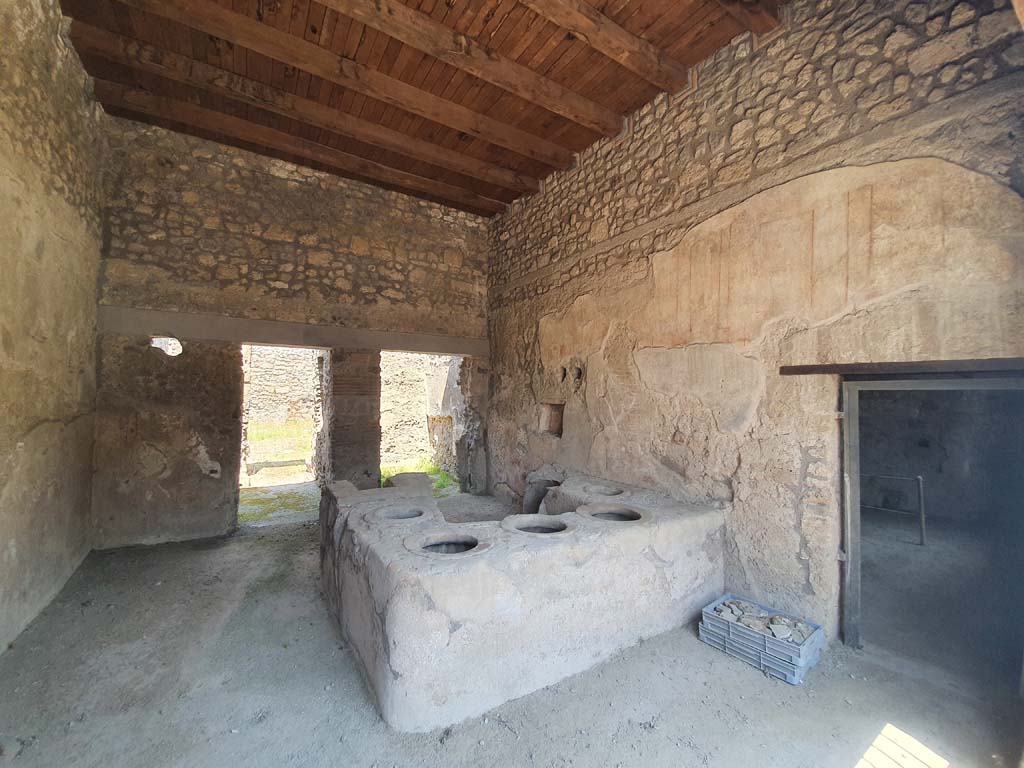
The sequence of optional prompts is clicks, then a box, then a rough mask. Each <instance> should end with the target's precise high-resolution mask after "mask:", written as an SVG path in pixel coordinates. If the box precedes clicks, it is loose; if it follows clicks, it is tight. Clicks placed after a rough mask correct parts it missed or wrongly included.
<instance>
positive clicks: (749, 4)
mask: <svg viewBox="0 0 1024 768" xmlns="http://www.w3.org/2000/svg"><path fill="white" fill-rule="evenodd" d="M717 2H718V4H719V5H720V6H722V7H723V8H724V9H725V10H726V12H727V13H728V14H729V15H730V16H732V17H733V18H734V19H736V21H738V22H739V23H740V24H742V25H743V26H744V27H746V28H747V29H749V30H750V31H751V32H753V33H754V34H755V35H763V34H766V33H768V32H771V31H772V30H773V29H776V28H777V27H778V26H779V4H778V2H776V0H717Z"/></svg>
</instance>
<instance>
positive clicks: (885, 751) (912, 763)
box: [855, 723, 949, 768]
mask: <svg viewBox="0 0 1024 768" xmlns="http://www.w3.org/2000/svg"><path fill="white" fill-rule="evenodd" d="M855 768H949V761H948V760H946V759H945V758H943V757H940V756H939V755H937V754H935V752H933V751H932V750H930V749H929V748H928V747H926V746H925V745H924V744H922V743H921V742H920V741H918V740H917V739H915V738H914V737H913V736H911V735H910V734H909V733H907V732H906V731H901V730H900V729H899V728H897V727H896V726H895V725H893V724H892V723H886V724H885V727H884V728H883V729H882V731H881V733H879V734H878V736H876V737H875V740H874V741H873V742H871V746H870V747H868V749H867V751H866V752H865V753H864V756H863V757H861V759H860V760H858V761H857V765H856V766H855Z"/></svg>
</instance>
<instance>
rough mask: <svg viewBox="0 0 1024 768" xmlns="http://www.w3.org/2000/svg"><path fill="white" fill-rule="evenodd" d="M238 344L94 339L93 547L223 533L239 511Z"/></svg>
mask: <svg viewBox="0 0 1024 768" xmlns="http://www.w3.org/2000/svg"><path fill="white" fill-rule="evenodd" d="M241 363H242V360H241V349H240V347H239V345H237V344H227V343H216V342H194V341H187V340H186V341H184V342H182V352H181V354H180V355H177V356H175V357H171V356H169V355H166V354H165V353H164V352H162V351H161V350H159V349H156V348H154V347H151V346H150V343H149V338H148V337H145V336H142V337H125V336H113V335H109V334H104V335H103V336H101V337H100V341H99V361H98V372H99V373H98V380H99V381H98V386H99V391H98V394H97V398H96V450H95V457H94V476H93V492H92V510H93V518H94V524H95V533H94V546H95V547H96V548H97V549H106V548H110V547H119V546H125V545H128V544H156V543H159V542H162V541H179V540H184V539H193V538H204V537H209V536H218V535H221V534H224V533H228V532H229V531H231V530H232V529H233V528H234V527H235V523H236V519H237V514H238V470H239V462H240V460H241V445H242V432H241V415H242V414H241V411H242V365H241Z"/></svg>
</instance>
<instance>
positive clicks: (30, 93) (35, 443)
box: [0, 0, 105, 649]
mask: <svg viewBox="0 0 1024 768" xmlns="http://www.w3.org/2000/svg"><path fill="white" fill-rule="evenodd" d="M0 29H2V30H3V31H2V33H0V37H2V42H0V212H2V213H0V275H2V279H0V649H4V648H6V647H7V644H8V643H9V642H11V641H12V640H14V638H15V636H16V635H17V634H18V633H19V632H20V631H21V630H22V629H23V628H24V627H25V625H26V624H28V622H29V621H31V620H32V618H33V617H34V616H35V615H36V614H37V613H38V612H39V611H40V610H41V609H42V608H43V607H44V606H45V605H46V604H47V603H48V602H49V601H50V600H51V599H52V598H53V596H54V595H56V594H57V592H58V591H59V590H60V588H61V586H62V585H63V584H64V582H65V581H66V580H67V578H68V577H69V576H70V575H71V573H72V572H73V571H74V570H75V568H76V567H78V564H79V563H80V562H81V561H82V558H83V557H84V556H85V554H86V553H87V552H88V551H89V548H90V524H89V492H90V482H91V480H90V475H91V472H90V467H91V463H92V444H93V398H94V393H95V374H94V350H95V342H94V337H95V334H96V274H97V270H98V266H99V258H100V249H101V242H102V239H101V225H100V207H101V185H100V184H99V173H100V165H101V163H102V162H103V157H104V146H103V139H102V125H103V123H104V122H105V118H104V117H103V115H102V112H101V111H100V110H99V108H98V106H97V105H96V104H95V103H94V102H93V100H92V96H91V94H90V85H89V80H88V78H87V77H86V75H85V73H84V71H83V70H82V67H81V64H80V63H79V61H78V57H77V56H76V55H75V53H74V51H73V49H72V48H71V46H70V44H69V43H68V42H67V39H66V37H65V33H66V25H65V23H64V21H63V20H62V19H61V16H60V8H59V5H58V3H57V2H56V0H31V1H30V2H4V3H0Z"/></svg>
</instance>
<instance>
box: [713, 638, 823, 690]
mask: <svg viewBox="0 0 1024 768" xmlns="http://www.w3.org/2000/svg"><path fill="white" fill-rule="evenodd" d="M698 633H699V635H700V639H701V640H703V641H704V642H705V643H707V644H708V645H710V646H712V647H714V648H717V649H718V650H720V651H723V652H724V653H727V654H729V655H730V656H732V657H734V658H737V659H739V660H740V661H744V662H746V663H747V664H750V665H751V666H752V667H755V668H757V669H759V670H761V671H762V672H764V673H765V674H766V675H768V676H770V677H774V678H776V679H777V680H782V681H783V682H785V683H789V684H790V685H800V684H801V683H803V681H804V678H805V677H806V675H807V672H808V670H809V669H810V668H811V667H813V666H814V665H815V664H817V663H818V659H819V658H820V657H821V652H820V651H818V652H817V653H815V654H814V655H813V656H811V657H810V658H809V659H808V661H807V662H806V663H805V664H791V663H789V662H787V661H784V660H782V659H780V658H777V657H775V656H772V655H771V654H770V653H765V652H764V651H760V650H758V649H757V648H755V647H753V646H750V645H747V644H746V643H744V642H742V641H740V640H736V639H734V638H728V637H726V636H725V635H723V634H721V633H719V632H717V631H715V630H714V629H711V628H709V627H705V626H704V625H703V624H701V625H700V626H699V627H698Z"/></svg>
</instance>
